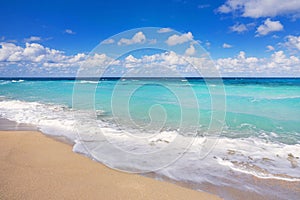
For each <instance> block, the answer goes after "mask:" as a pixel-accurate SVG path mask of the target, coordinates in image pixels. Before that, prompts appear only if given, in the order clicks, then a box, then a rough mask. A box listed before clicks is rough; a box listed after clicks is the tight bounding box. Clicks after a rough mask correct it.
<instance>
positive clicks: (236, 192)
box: [0, 117, 300, 200]
mask: <svg viewBox="0 0 300 200" xmlns="http://www.w3.org/2000/svg"><path fill="white" fill-rule="evenodd" d="M22 132H26V133H27V134H28V135H29V136H30V135H32V134H33V135H34V136H35V137H37V138H40V137H43V139H42V140H43V143H46V144H48V143H49V140H50V141H53V142H55V143H59V144H60V145H63V146H65V148H68V151H69V153H70V154H68V155H67V156H65V157H61V156H60V153H58V155H59V158H57V159H62V161H63V160H64V159H66V158H67V159H69V157H73V156H74V155H76V156H80V157H84V159H85V160H86V159H87V161H83V162H88V163H90V162H92V163H94V164H95V165H99V168H101V169H100V171H99V172H100V173H102V172H103V171H102V170H103V168H104V169H105V170H107V171H109V172H108V173H109V174H115V175H116V174H121V175H120V176H121V180H122V179H123V178H122V177H123V175H125V176H129V177H131V176H134V177H135V176H138V177H141V178H142V180H143V178H146V179H147V180H148V179H150V180H152V181H154V182H153V183H152V184H154V185H157V186H155V187H159V188H164V187H165V186H164V185H161V183H164V184H167V185H168V184H170V185H173V187H175V190H176V191H177V190H178V188H183V189H187V190H188V192H187V193H189V192H191V191H192V193H194V192H196V193H198V192H199V193H200V194H202V193H204V194H208V195H212V196H209V197H205V198H204V199H220V197H221V198H224V199H249V200H250V199H256V200H260V199H274V198H275V197H277V198H279V196H277V195H279V194H281V195H282V194H285V195H287V196H291V195H290V192H292V193H293V195H294V196H295V195H296V194H300V190H299V185H300V183H299V182H289V181H288V182H286V181H283V180H275V179H270V180H266V179H260V178H259V177H256V176H251V175H247V174H244V175H243V174H241V175H239V177H240V178H243V179H244V181H245V184H247V183H251V184H258V185H260V186H262V187H263V188H265V190H266V191H268V189H270V188H273V189H274V188H277V189H276V191H278V194H274V193H269V192H264V194H262V193H257V192H254V191H248V190H241V189H238V188H237V187H234V186H232V185H231V186H230V184H233V183H231V181H229V182H228V183H229V185H223V186H222V185H219V184H218V182H215V183H209V182H203V183H201V184H200V185H199V184H198V183H193V182H182V181H176V180H173V179H170V178H169V177H165V176H161V175H160V176H157V175H156V174H155V173H147V174H130V173H129V174H127V173H125V172H120V171H118V170H114V169H111V168H109V167H107V166H105V165H104V164H102V163H101V162H97V161H95V160H93V159H91V158H90V157H88V156H86V155H84V154H80V153H75V152H73V151H72V147H73V144H74V143H72V142H70V140H69V139H68V138H66V137H64V136H53V135H48V134H46V133H43V132H42V131H41V130H39V128H38V127H36V126H34V125H32V124H23V123H17V122H15V121H11V120H8V119H5V118H3V117H2V118H1V117H0V151H3V150H5V151H7V149H9V148H11V147H9V148H8V147H7V148H6V147H5V145H7V144H4V145H3V144H2V143H3V141H2V139H1V138H2V137H3V136H2V135H1V134H4V135H7V134H8V133H9V134H13V135H14V136H13V138H12V139H13V140H17V138H18V137H21V136H20V135H22V134H20V133H22ZM14 137H16V138H14ZM35 137H32V136H30V138H31V139H29V140H33V141H35V140H36V138H35ZM25 139H26V140H27V139H28V138H27V137H25V138H24V140H25ZM38 141H40V140H39V139H38ZM28 142H30V141H27V143H28ZM43 143H42V144H39V145H40V147H34V145H36V144H35V143H32V144H31V145H32V146H33V147H30V148H32V149H31V150H30V151H31V152H29V155H30V154H33V155H35V152H34V151H36V149H42V150H43V149H44V146H43ZM19 144H23V141H21V140H20V139H19ZM15 145H16V144H15ZM15 148H18V147H14V148H13V149H15ZM20 150H21V149H20ZM52 150H54V151H56V149H55V148H54V149H53V147H50V148H49V149H48V150H47V154H48V153H49V154H53V152H52ZM20 152H22V151H20ZM29 155H27V157H29ZM6 157H8V155H7V156H6ZM53 157H55V156H54V155H53ZM0 159H1V160H0V164H1V161H2V160H3V156H1V154H0ZM20 159H21V160H22V159H24V157H22V156H21V157H20ZM41 159H42V160H43V159H44V158H41ZM43 162H47V161H43ZM48 164H50V165H51V162H50V163H48ZM1 165H2V164H1ZM61 165H62V166H63V164H61ZM88 165H89V164H88ZM11 167H13V168H14V167H16V166H11ZM1 169H2V168H1ZM37 169H39V168H37ZM81 169H82V168H81ZM71 170H72V169H71ZM1 171H3V169H2V170H1ZM107 171H105V173H107ZM50 172H51V173H52V174H53V173H54V174H56V171H52V170H50ZM94 172H95V170H94ZM68 173H69V172H66V174H68ZM79 173H81V174H82V173H83V171H79ZM24 174H27V172H25V173H23V174H22V175H21V176H23V175H24ZM60 174H61V175H62V177H63V179H66V178H67V179H70V177H65V174H64V173H61V172H60ZM236 175H237V174H234V173H232V177H233V178H234V177H235V176H236ZM73 176H76V174H73ZM0 178H1V179H2V180H5V179H3V178H2V175H1V174H0ZM40 178H41V177H40ZM40 178H38V179H40ZM59 178H61V177H59ZM85 178H86V177H85ZM88 179H90V180H91V181H92V182H93V183H96V184H100V185H101V184H103V183H102V182H101V183H97V182H95V180H94V178H91V177H88ZM126 179H127V178H126ZM74 180H75V179H74ZM130 180H131V179H130ZM138 180H139V179H138ZM75 182H76V181H75ZM77 182H78V181H77ZM86 182H89V181H88V180H87V181H86ZM116 182H120V178H119V177H118V178H116ZM44 184H45V182H44V183H41V185H44ZM47 184H48V183H47V182H46V185H47ZM130 184H131V183H130ZM111 186H112V187H114V183H113V184H111ZM3 187H5V185H4V184H3V185H1V184H0V194H1V193H2V191H1V189H2V188H3ZM62 187H65V186H64V185H63V186H62ZM77 187H78V186H77ZM147 187H149V186H147ZM167 188H168V187H167ZM180 191H181V189H179V193H180V194H179V197H177V196H176V197H174V198H175V199H178V198H179V199H180V195H182V194H181V192H180ZM135 192H138V191H135ZM112 193H114V191H113V192H112ZM172 193H173V191H172ZM176 193H177V192H176ZM183 193H185V192H183ZM70 195H72V194H70ZM187 195H189V194H187ZM285 195H284V196H285ZM293 195H292V196H293ZM183 196H186V195H185V194H184V195H183ZM168 197H169V195H168ZM281 197H282V196H281ZM66 198H67V197H66ZM107 198H108V197H107ZM153 198H155V199H159V198H158V197H151V198H150V197H149V199H153ZM174 198H169V199H174ZM0 199H2V196H0ZM4 199H6V198H4ZM9 199H10V198H9ZM17 199H19V198H17ZM29 199H31V198H29ZM92 199H93V198H92ZM108 199H109V198H108ZM112 199H115V198H114V197H113V198H112ZM130 199H140V198H135V197H132V198H131V197H130ZM143 199H145V198H144V197H143ZM162 199H168V198H167V197H165V198H162ZM190 199H193V198H190ZM196 199H203V198H202V196H200V197H197V198H196Z"/></svg>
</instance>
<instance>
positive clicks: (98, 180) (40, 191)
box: [0, 131, 220, 200]
mask: <svg viewBox="0 0 300 200" xmlns="http://www.w3.org/2000/svg"><path fill="white" fill-rule="evenodd" d="M0 168H1V170H0V180H1V181H0V199H1V200H2V199H22V200H23V199H101V200H102V199H103V200H104V199H105V200H106V199H107V200H110V199H122V200H126V199H133V200H134V199H143V200H147V199H151V200H152V199H155V200H159V199H164V200H166V199H197V200H199V199H220V198H218V197H217V196H214V195H211V194H208V193H205V192H199V191H195V190H191V189H188V188H184V187H180V186H178V185H174V184H172V183H168V182H162V181H158V180H155V179H151V178H148V177H144V176H140V175H136V174H127V173H124V172H119V171H116V170H112V169H110V168H108V167H106V166H104V165H102V164H100V163H97V162H95V161H93V160H91V159H89V158H87V157H85V156H83V155H80V154H76V153H74V152H72V147H71V146H70V145H67V144H64V143H62V142H59V141H56V140H54V139H52V138H49V137H47V136H45V135H43V134H42V133H40V132H37V131H0Z"/></svg>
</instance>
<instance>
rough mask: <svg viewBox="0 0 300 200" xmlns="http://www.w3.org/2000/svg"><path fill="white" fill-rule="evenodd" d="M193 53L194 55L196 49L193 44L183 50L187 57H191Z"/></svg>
mask: <svg viewBox="0 0 300 200" xmlns="http://www.w3.org/2000/svg"><path fill="white" fill-rule="evenodd" d="M195 53H196V49H195V47H194V45H193V44H191V45H190V47H189V48H187V49H186V50H185V55H187V56H192V55H194V54H195Z"/></svg>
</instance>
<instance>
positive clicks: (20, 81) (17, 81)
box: [11, 79, 24, 83]
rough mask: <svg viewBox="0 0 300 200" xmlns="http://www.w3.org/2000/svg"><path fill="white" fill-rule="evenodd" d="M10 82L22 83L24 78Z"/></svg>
mask: <svg viewBox="0 0 300 200" xmlns="http://www.w3.org/2000/svg"><path fill="white" fill-rule="evenodd" d="M11 82H12V83H22V82H24V80H22V79H20V80H12V81H11Z"/></svg>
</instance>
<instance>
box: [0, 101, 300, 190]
mask: <svg viewBox="0 0 300 200" xmlns="http://www.w3.org/2000/svg"><path fill="white" fill-rule="evenodd" d="M95 113H96V115H95ZM104 113H105V112H104V111H102V110H97V111H83V110H73V109H70V108H68V107H66V106H64V105H56V104H43V103H39V102H25V101H19V100H7V99H2V100H1V102H0V115H1V116H2V117H4V118H7V119H10V120H13V121H16V122H19V123H28V124H33V125H35V126H37V127H38V128H39V129H40V130H41V131H42V132H43V133H45V134H47V135H50V136H63V137H65V138H68V139H69V140H71V141H73V142H74V143H75V145H74V146H73V151H74V152H78V153H82V154H85V155H87V156H89V157H91V158H92V159H95V160H97V161H99V162H102V163H104V164H107V165H108V166H111V167H113V168H117V169H122V170H126V171H132V170H133V171H135V170H136V171H143V170H147V169H152V167H153V168H154V167H155V166H156V164H157V163H158V162H159V160H162V161H163V160H164V159H168V158H169V157H172V156H175V154H180V153H184V155H183V156H182V157H180V158H179V159H178V160H177V161H176V162H175V163H174V162H172V164H170V165H166V166H165V167H164V168H161V169H160V170H158V171H156V174H157V175H159V176H166V177H168V178H170V179H173V180H177V181H184V182H192V183H197V184H200V183H203V182H209V183H212V184H215V183H218V184H228V183H226V180H227V179H232V176H233V173H234V174H236V176H237V178H236V179H235V180H234V185H238V186H239V187H243V185H244V184H243V180H242V179H239V176H240V174H244V175H249V176H255V177H257V178H260V179H277V180H284V181H300V168H299V165H300V159H299V157H300V144H293V145H288V144H283V143H280V142H274V141H272V142H271V141H267V140H263V139H261V138H258V137H248V138H226V137H225V136H222V137H220V138H215V140H216V142H217V143H216V145H215V146H214V148H212V149H211V151H210V153H209V154H208V155H207V156H206V157H203V152H205V151H206V150H205V149H204V148H205V146H204V145H203V144H205V142H207V141H209V140H211V139H212V138H210V136H209V135H208V136H206V137H199V138H196V139H195V138H193V137H189V136H183V135H179V134H178V132H177V131H176V130H172V131H162V132H161V133H160V134H159V135H153V134H149V133H148V132H147V131H146V130H145V132H140V131H134V130H131V129H125V130H124V129H122V128H120V127H119V126H117V125H116V124H114V123H113V121H109V120H108V121H105V120H101V116H102V115H103V114H104ZM95 116H97V117H98V118H97V120H96V122H97V123H96V124H93V122H95V120H94V119H95ZM99 118H100V120H99ZM95 125H96V126H95ZM100 132H101V134H100ZM135 134H136V135H135ZM274 134H276V133H274ZM204 135H205V134H204ZM175 138H177V139H178V141H180V142H178V143H175V145H174V146H172V147H170V146H169V145H171V144H172V145H173V144H174V140H175ZM184 141H191V146H190V148H189V149H188V150H186V147H185V146H182V144H183V143H184ZM109 145H116V146H117V147H118V148H119V150H120V149H121V150H122V151H127V152H131V153H134V154H136V155H144V154H145V155H146V154H149V153H153V152H154V153H155V152H158V151H162V150H164V149H165V148H168V147H170V148H171V149H169V151H168V152H167V154H161V156H162V157H159V158H157V159H156V160H155V159H154V160H152V161H149V160H143V159H144V156H138V159H137V160H128V159H127V158H126V157H125V158H122V157H120V156H122V154H118V151H117V150H116V151H110V150H111V148H109ZM87 147H88V148H87ZM99 147H102V148H99ZM163 156H165V157H163ZM145 159H146V157H145ZM152 165H153V166H152ZM222 180H224V182H222ZM245 187H247V186H245ZM253 187H256V186H253Z"/></svg>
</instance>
